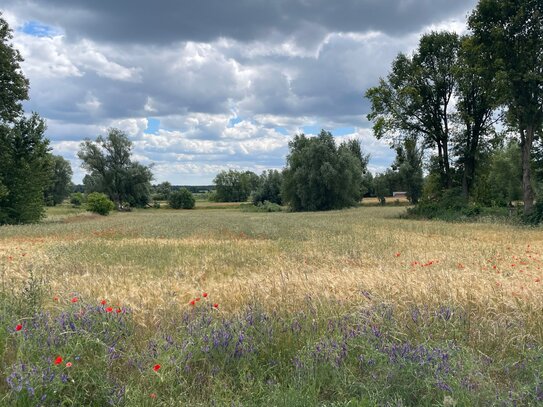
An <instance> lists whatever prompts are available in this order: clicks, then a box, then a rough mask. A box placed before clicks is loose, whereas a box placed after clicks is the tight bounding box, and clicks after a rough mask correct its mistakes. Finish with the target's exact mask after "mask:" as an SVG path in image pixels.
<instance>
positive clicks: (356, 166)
mask: <svg viewBox="0 0 543 407" xmlns="http://www.w3.org/2000/svg"><path fill="white" fill-rule="evenodd" d="M289 148H290V152H289V155H288V156H287V166H286V168H285V170H284V171H283V186H282V192H281V194H282V197H283V201H284V202H286V203H288V204H289V206H290V207H291V209H292V210H294V211H316V210H330V209H341V208H345V207H348V206H353V205H355V204H356V203H358V202H359V201H360V199H361V198H362V174H363V168H362V163H361V160H360V154H359V155H356V154H355V153H353V151H352V146H350V145H349V143H342V144H341V145H340V146H339V147H336V143H335V140H334V137H333V136H332V134H331V133H329V132H327V131H325V130H322V131H321V132H320V134H319V135H318V136H317V137H306V136H305V135H304V134H299V135H296V136H295V137H294V139H293V140H292V141H291V142H289Z"/></svg>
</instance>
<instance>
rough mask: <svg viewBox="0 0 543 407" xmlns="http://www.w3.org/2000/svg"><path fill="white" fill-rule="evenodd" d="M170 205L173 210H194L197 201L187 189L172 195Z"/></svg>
mask: <svg viewBox="0 0 543 407" xmlns="http://www.w3.org/2000/svg"><path fill="white" fill-rule="evenodd" d="M168 203H169V205H170V208H172V209H192V208H194V204H195V203H196V200H195V199H194V196H192V193H191V192H190V191H189V190H188V189H187V188H181V189H180V190H179V191H175V192H173V193H172V194H171V195H170V200H169V201H168Z"/></svg>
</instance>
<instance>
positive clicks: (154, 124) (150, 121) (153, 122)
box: [144, 117, 160, 134]
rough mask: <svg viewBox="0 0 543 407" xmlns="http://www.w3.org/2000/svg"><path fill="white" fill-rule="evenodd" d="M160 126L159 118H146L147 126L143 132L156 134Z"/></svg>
mask: <svg viewBox="0 0 543 407" xmlns="http://www.w3.org/2000/svg"><path fill="white" fill-rule="evenodd" d="M159 128H160V120H158V119H155V118H153V117H148V118H147V128H146V129H145V131H144V133H145V134H157V133H158V129H159Z"/></svg>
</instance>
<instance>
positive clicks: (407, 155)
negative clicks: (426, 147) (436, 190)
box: [392, 138, 423, 204]
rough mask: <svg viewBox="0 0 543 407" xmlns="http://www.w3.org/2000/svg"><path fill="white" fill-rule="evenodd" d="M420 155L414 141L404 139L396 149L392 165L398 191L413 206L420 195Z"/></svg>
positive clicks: (421, 183)
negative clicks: (395, 174)
mask: <svg viewBox="0 0 543 407" xmlns="http://www.w3.org/2000/svg"><path fill="white" fill-rule="evenodd" d="M422 154H423V153H422V150H421V149H419V148H418V146H417V141H416V139H413V138H406V139H405V140H404V142H403V145H400V146H398V147H397V148H396V160H395V161H394V163H393V164H392V167H393V168H394V169H395V170H396V171H397V172H398V183H399V184H400V188H399V189H401V190H402V191H405V192H406V193H407V199H409V201H410V202H411V203H413V204H416V203H417V202H418V201H419V199H420V197H421V195H422V185H423V177H422ZM393 192H394V191H393Z"/></svg>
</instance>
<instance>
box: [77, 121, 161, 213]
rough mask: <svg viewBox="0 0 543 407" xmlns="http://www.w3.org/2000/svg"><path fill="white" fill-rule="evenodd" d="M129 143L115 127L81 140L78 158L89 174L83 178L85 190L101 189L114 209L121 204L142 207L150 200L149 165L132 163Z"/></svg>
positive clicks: (98, 190)
mask: <svg viewBox="0 0 543 407" xmlns="http://www.w3.org/2000/svg"><path fill="white" fill-rule="evenodd" d="M131 153H132V143H131V142H130V140H129V139H128V136H127V135H126V134H125V133H124V132H122V131H121V130H119V129H110V130H109V132H108V135H107V137H105V138H104V137H102V136H99V137H98V138H97V139H96V141H91V140H85V141H84V142H83V143H81V146H80V150H79V152H78V153H77V155H78V157H79V158H80V159H81V160H82V161H83V164H82V166H83V168H84V169H86V170H87V171H88V172H89V174H87V175H86V176H85V178H84V179H83V183H84V184H85V192H87V193H90V192H102V193H105V194H106V195H108V197H109V198H110V199H111V200H112V201H114V202H115V204H116V206H117V208H118V209H122V208H123V205H124V204H125V203H128V204H129V205H130V206H138V207H144V206H145V205H147V204H148V203H149V201H150V199H151V180H152V179H153V174H152V172H151V169H150V168H149V167H146V166H144V165H141V164H139V163H137V162H132V160H131Z"/></svg>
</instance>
